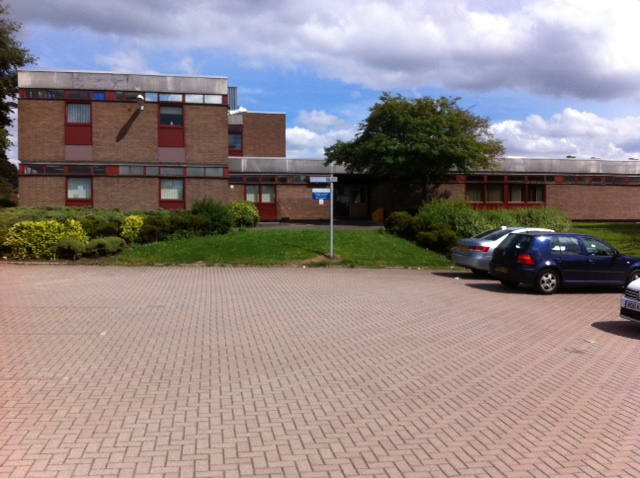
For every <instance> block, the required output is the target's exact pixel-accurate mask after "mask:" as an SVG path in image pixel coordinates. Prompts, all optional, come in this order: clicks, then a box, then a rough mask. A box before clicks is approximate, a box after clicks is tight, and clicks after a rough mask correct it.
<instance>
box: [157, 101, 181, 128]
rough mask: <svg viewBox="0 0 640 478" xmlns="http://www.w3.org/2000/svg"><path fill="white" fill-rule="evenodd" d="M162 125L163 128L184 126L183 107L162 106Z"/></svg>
mask: <svg viewBox="0 0 640 478" xmlns="http://www.w3.org/2000/svg"><path fill="white" fill-rule="evenodd" d="M160 124H161V125H162V126H183V125H184V121H183V116H182V106H161V107H160Z"/></svg>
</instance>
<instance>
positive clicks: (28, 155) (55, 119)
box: [18, 99, 65, 161]
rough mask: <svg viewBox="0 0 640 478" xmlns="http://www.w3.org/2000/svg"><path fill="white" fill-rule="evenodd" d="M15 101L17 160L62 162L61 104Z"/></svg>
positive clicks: (62, 104)
mask: <svg viewBox="0 0 640 478" xmlns="http://www.w3.org/2000/svg"><path fill="white" fill-rule="evenodd" d="M19 101H20V103H19V104H20V106H19V110H18V137H19V138H20V160H22V161H42V160H44V161H64V155H65V148H64V123H65V107H64V101H52V100H47V101H42V100H27V99H20V100H19Z"/></svg>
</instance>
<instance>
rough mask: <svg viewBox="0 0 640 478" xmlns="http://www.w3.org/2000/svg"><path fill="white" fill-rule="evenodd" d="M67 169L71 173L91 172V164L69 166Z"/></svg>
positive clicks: (88, 173) (87, 173)
mask: <svg viewBox="0 0 640 478" xmlns="http://www.w3.org/2000/svg"><path fill="white" fill-rule="evenodd" d="M67 169H68V173H69V174H86V175H87V176H88V175H90V174H91V166H69V167H68V168H67Z"/></svg>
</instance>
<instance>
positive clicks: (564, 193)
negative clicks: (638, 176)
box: [547, 184, 640, 221]
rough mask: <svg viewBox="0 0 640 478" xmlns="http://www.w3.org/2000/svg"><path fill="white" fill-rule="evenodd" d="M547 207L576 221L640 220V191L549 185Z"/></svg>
mask: <svg viewBox="0 0 640 478" xmlns="http://www.w3.org/2000/svg"><path fill="white" fill-rule="evenodd" d="M547 206H548V207H557V208H559V209H561V210H562V211H563V212H564V213H565V214H566V215H567V216H568V217H569V219H572V220H591V221H597V220H610V221H629V220H633V221H637V220H640V187H638V186H612V185H607V186H600V185H593V186H591V185H578V184H571V185H563V184H547Z"/></svg>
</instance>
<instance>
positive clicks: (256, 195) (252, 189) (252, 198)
mask: <svg viewBox="0 0 640 478" xmlns="http://www.w3.org/2000/svg"><path fill="white" fill-rule="evenodd" d="M247 201H249V202H253V203H256V202H260V186H257V185H256V186H247Z"/></svg>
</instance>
